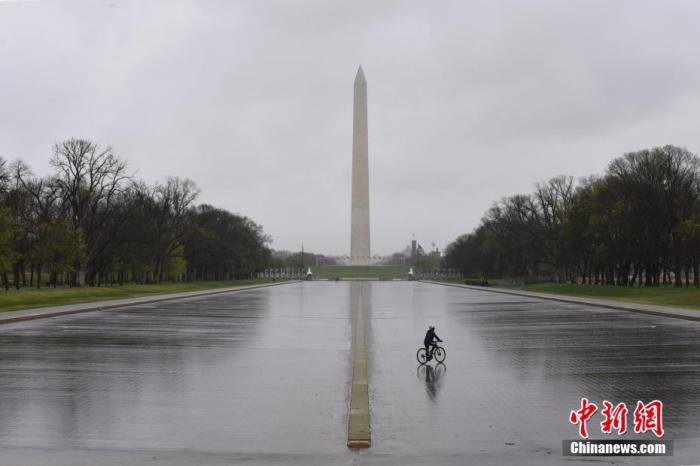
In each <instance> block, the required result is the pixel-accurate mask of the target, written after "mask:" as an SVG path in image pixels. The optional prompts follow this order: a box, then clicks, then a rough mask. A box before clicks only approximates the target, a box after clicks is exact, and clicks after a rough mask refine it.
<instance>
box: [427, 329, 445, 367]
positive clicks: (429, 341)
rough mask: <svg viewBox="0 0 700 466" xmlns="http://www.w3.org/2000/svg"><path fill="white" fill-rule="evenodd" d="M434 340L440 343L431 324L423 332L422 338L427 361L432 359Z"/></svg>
mask: <svg viewBox="0 0 700 466" xmlns="http://www.w3.org/2000/svg"><path fill="white" fill-rule="evenodd" d="M435 340H437V341H439V342H440V343H442V340H441V339H440V337H439V336H437V335H436V334H435V326H433V325H431V326H430V327H428V331H427V332H426V333H425V338H424V339H423V344H424V345H425V352H426V354H427V356H428V359H427V361H430V360H431V359H433V353H432V350H433V349H434V348H435V343H434V342H435Z"/></svg>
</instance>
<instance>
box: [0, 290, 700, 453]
mask: <svg viewBox="0 0 700 466" xmlns="http://www.w3.org/2000/svg"><path fill="white" fill-rule="evenodd" d="M359 295H363V296H364V298H363V299H362V302H363V303H365V306H366V307H365V317H366V322H365V326H366V338H367V342H366V344H367V354H368V357H369V390H370V408H371V420H370V422H371V428H372V448H371V449H369V450H365V451H361V452H359V453H356V452H353V451H350V450H348V449H347V448H346V447H345V443H346V441H347V438H346V435H347V411H348V403H349V399H348V396H349V385H350V372H351V370H350V349H351V348H350V345H351V312H352V305H353V303H357V302H358V296H359ZM431 323H432V324H434V325H435V326H436V327H437V333H438V335H439V336H440V337H441V338H443V339H444V340H445V348H446V349H447V360H446V361H445V364H444V365H436V364H434V363H430V364H429V365H428V366H424V367H422V368H421V367H419V365H418V363H417V361H416V359H415V352H416V349H417V348H418V346H419V345H420V343H421V340H422V337H423V334H424V332H425V328H426V327H427V325H428V324H431ZM699 331H700V322H691V321H683V320H679V319H671V318H664V317H655V316H646V315H640V314H633V313H628V312H624V311H618V310H611V309H602V308H595V307H588V306H582V305H577V304H566V303H558V302H552V301H544V300H538V299H531V298H523V297H517V296H508V295H500V294H495V293H489V292H480V291H475V290H465V289H459V288H454V287H444V286H439V285H431V284H424V283H416V282H350V283H349V282H337V283H336V282H315V283H298V284H290V285H284V286H277V287H271V288H263V289H258V290H250V291H245V292H239V293H232V294H222V295H215V296H208V297H203V298H193V299H187V300H182V301H171V302H164V303H155V304H149V305H139V306H132V307H129V308H123V309H116V310H109V311H99V312H90V313H86V314H77V315H70V316H63V317H56V318H51V319H44V320H36V321H30V322H21V323H14V324H7V325H2V326H0V464H12V465H46V464H59V465H95V464H100V465H102V464H108V465H112V464H115V465H116V464H168V465H170V464H172V465H186V464H212V465H219V464H221V465H223V464H238V463H245V464H358V465H360V464H368V465H369V464H434V465H438V464H454V465H458V464H460V465H461V464H494V465H495V464H533V465H534V464H584V463H585V464H591V463H603V464H609V463H622V464H674V465H680V464H697V463H700V396H698V395H699V394H700V339H698V333H699ZM582 396H587V397H588V398H589V399H590V400H591V401H594V402H596V403H597V404H599V405H601V404H602V400H604V399H607V400H614V401H616V402H619V401H624V402H626V403H627V406H628V407H630V408H631V409H630V411H632V410H633V409H634V408H633V406H634V403H636V400H638V399H641V400H645V401H651V400H652V399H655V398H656V399H660V400H662V401H663V402H664V404H665V405H664V418H665V420H664V427H665V429H666V436H665V437H664V438H667V439H671V440H673V441H674V447H675V454H674V456H673V457H664V458H660V457H656V458H638V457H637V458H629V457H627V458H625V457H615V458H611V457H606V458H587V459H580V458H571V457H563V456H562V451H561V449H562V440H565V439H575V438H576V434H577V430H576V427H575V426H573V425H571V424H569V422H568V420H567V418H568V414H569V411H571V410H574V409H577V408H578V407H579V403H580V398H581V397H582ZM600 420H601V417H600V416H599V413H596V415H594V417H593V419H592V420H591V422H589V430H590V431H591V438H603V435H602V434H601V433H600V427H599V422H600ZM629 424H630V430H631V425H632V416H631V413H630V416H629ZM623 438H630V439H641V438H653V437H650V435H649V434H644V435H641V434H634V433H632V434H630V433H628V434H627V435H625V436H624V437H623Z"/></svg>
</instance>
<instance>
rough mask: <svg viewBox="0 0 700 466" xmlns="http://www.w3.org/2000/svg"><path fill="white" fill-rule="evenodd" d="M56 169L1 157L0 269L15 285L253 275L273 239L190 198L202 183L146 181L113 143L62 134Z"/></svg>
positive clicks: (262, 263) (240, 219)
mask: <svg viewBox="0 0 700 466" xmlns="http://www.w3.org/2000/svg"><path fill="white" fill-rule="evenodd" d="M50 164H51V167H52V168H53V173H52V174H51V175H49V176H45V177H38V176H35V175H34V174H33V172H32V170H31V168H30V167H29V166H28V165H27V164H26V163H24V162H23V161H21V160H16V161H14V162H12V163H10V162H8V161H7V160H5V159H2V158H0V275H1V278H2V283H3V286H4V287H5V289H9V288H10V287H11V286H13V287H16V288H20V287H21V286H36V287H41V286H42V282H43V283H45V284H49V285H53V286H54V287H55V286H58V285H69V286H84V285H92V286H95V285H97V286H99V285H102V284H106V283H112V284H114V283H119V284H121V283H125V282H136V283H155V282H160V281H165V280H183V281H190V280H224V279H232V278H243V277H250V276H251V275H252V274H253V273H254V272H255V271H257V270H259V269H261V268H263V267H264V266H265V265H266V264H267V263H268V262H269V259H270V249H269V248H268V244H269V243H270V241H271V240H270V238H269V237H268V236H266V235H265V233H264V232H263V230H262V228H261V227H260V226H259V225H257V224H256V223H255V222H253V221H252V220H250V219H249V218H246V217H243V216H240V215H237V214H233V213H231V212H228V211H226V210H224V209H219V208H216V207H212V206H210V205H205V204H203V205H196V204H195V200H196V199H197V196H198V194H199V189H198V188H197V186H196V185H195V184H194V182H192V181H191V180H189V179H181V178H174V177H169V178H167V179H166V180H165V181H163V182H160V183H156V184H155V185H148V184H147V183H145V182H143V181H140V180H137V179H135V178H134V177H133V176H131V175H130V174H129V173H128V171H127V164H126V161H125V160H124V159H122V158H120V157H119V156H117V155H116V154H115V153H114V151H113V149H112V148H110V147H101V146H100V145H99V144H97V143H96V142H93V141H91V140H86V139H68V140H66V141H63V142H60V143H57V144H56V145H55V146H54V147H53V155H52V157H51V160H50Z"/></svg>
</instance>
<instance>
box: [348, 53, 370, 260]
mask: <svg viewBox="0 0 700 466" xmlns="http://www.w3.org/2000/svg"><path fill="white" fill-rule="evenodd" d="M367 152H368V149H367V81H366V80H365V74H364V73H363V72H362V66H360V68H359V69H358V70H357V76H355V98H354V102H353V118H352V219H351V225H350V263H351V264H352V265H369V259H370V255H369V165H368V160H367Z"/></svg>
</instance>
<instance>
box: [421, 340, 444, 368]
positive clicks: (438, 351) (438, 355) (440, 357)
mask: <svg viewBox="0 0 700 466" xmlns="http://www.w3.org/2000/svg"><path fill="white" fill-rule="evenodd" d="M431 354H432V356H433V357H434V358H435V360H436V361H437V362H443V361H444V360H445V358H446V357H447V351H445V348H443V347H442V346H438V345H433V349H432V351H431ZM416 359H418V362H419V363H420V364H421V365H423V364H425V363H426V362H428V353H427V351H425V347H424V346H421V347H420V348H418V351H417V352H416Z"/></svg>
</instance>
